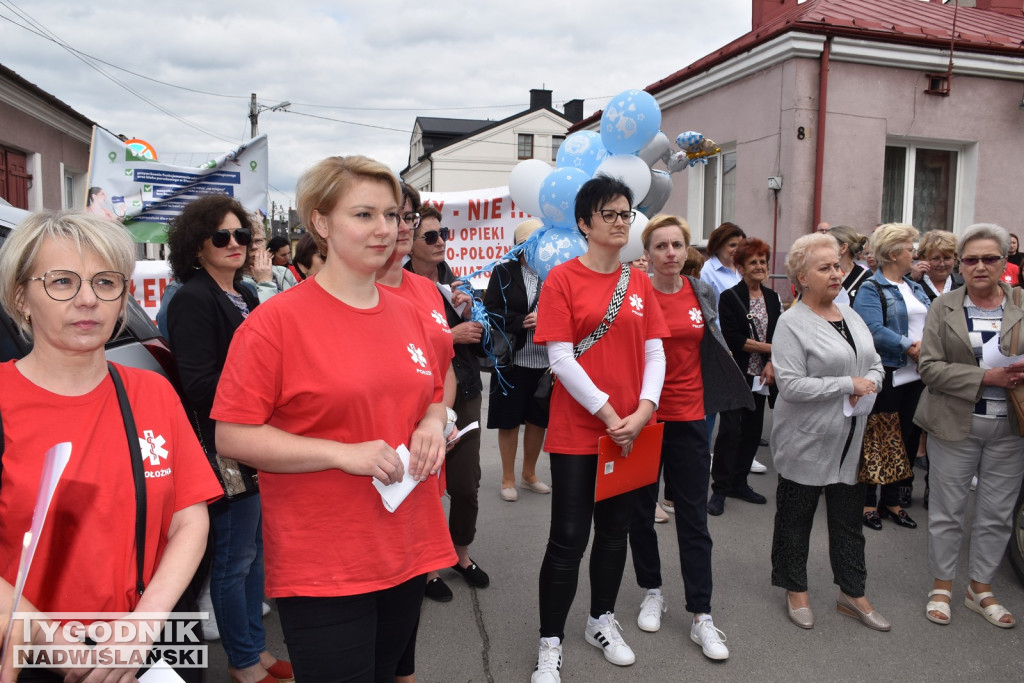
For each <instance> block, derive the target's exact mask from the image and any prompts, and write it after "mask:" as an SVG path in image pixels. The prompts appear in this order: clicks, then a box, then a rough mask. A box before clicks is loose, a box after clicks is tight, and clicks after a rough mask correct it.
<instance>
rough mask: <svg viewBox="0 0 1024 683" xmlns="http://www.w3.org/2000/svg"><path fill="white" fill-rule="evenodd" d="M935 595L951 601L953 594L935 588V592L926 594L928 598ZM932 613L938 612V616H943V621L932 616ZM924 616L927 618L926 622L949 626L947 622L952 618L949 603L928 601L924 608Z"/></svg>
mask: <svg viewBox="0 0 1024 683" xmlns="http://www.w3.org/2000/svg"><path fill="white" fill-rule="evenodd" d="M936 595H942V596H944V597H947V598H949V600H950V601H952V600H953V593H952V592H951V591H948V590H945V589H943V588H936V589H935V590H933V591H931V592H929V593H928V597H929V598H931V597H935V596H936ZM932 612H938V613H939V614H941V615H943V616H945V619H940V618H939V617H937V616H935V615H934V614H932ZM924 615H925V616H926V617H928V621H930V622H932V623H935V624H942V625H943V626H945V625H947V624H949V620H950V619H951V618H952V614H951V613H950V610H949V602H943V601H941V600H929V601H928V604H927V605H925V607H924Z"/></svg>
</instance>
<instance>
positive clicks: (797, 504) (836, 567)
mask: <svg viewBox="0 0 1024 683" xmlns="http://www.w3.org/2000/svg"><path fill="white" fill-rule="evenodd" d="M822 490H824V492H825V504H826V505H827V506H828V507H827V512H828V515H827V517H826V519H827V520H828V555H829V559H830V560H831V562H832V581H833V582H834V583H835V584H836V585H837V586H839V588H840V590H842V591H843V592H844V593H846V594H847V595H849V596H850V597H851V598H859V597H861V596H863V595H864V582H865V580H866V579H867V568H866V567H865V564H864V523H863V520H862V514H861V512H862V508H861V505H862V503H863V502H864V485H863V484H829V485H828V486H806V485H804V484H798V483H796V482H795V481H790V480H789V479H786V478H785V477H782V476H780V477H779V487H778V489H777V491H776V509H775V535H774V536H773V538H772V585H773V586H779V587H780V588H785V589H786V590H788V591H793V592H794V593H802V592H804V591H806V590H807V554H808V551H809V546H810V542H811V525H812V524H813V523H814V512H815V510H817V509H818V499H819V498H820V497H821V493H822Z"/></svg>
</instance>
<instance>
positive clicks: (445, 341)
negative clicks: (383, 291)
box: [378, 270, 455, 381]
mask: <svg viewBox="0 0 1024 683" xmlns="http://www.w3.org/2000/svg"><path fill="white" fill-rule="evenodd" d="M378 284H381V283H378ZM381 286H383V287H385V288H387V291H389V292H393V293H394V294H397V295H398V296H400V297H402V298H403V299H406V300H407V301H411V302H412V303H413V304H415V305H416V308H418V309H419V311H420V313H421V314H426V317H425V318H424V320H425V321H426V322H425V323H424V325H425V327H426V328H427V334H428V335H429V336H430V341H431V343H432V344H433V345H434V354H435V355H436V356H437V358H438V363H439V364H440V365H441V380H442V381H443V380H444V375H445V373H447V372H448V366H449V365H451V362H452V358H453V357H454V356H455V343H454V341H453V340H452V331H451V329H450V328H449V327H448V319H447V318H445V315H444V296H442V294H441V290H439V289H438V288H437V285H435V284H434V283H433V282H431V281H430V280H429V279H427V278H425V277H423V276H422V275H417V274H416V273H413V272H410V271H407V270H406V271H403V272H402V284H401V285H399V286H398V287H388V286H387V285H381Z"/></svg>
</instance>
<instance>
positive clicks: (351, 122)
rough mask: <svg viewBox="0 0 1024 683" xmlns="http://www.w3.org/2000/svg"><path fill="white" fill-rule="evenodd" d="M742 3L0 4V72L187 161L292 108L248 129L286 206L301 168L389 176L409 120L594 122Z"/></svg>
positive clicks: (707, 43) (701, 51) (698, 49)
mask: <svg viewBox="0 0 1024 683" xmlns="http://www.w3.org/2000/svg"><path fill="white" fill-rule="evenodd" d="M750 4H751V0H713V1H711V0H630V1H628V2H627V1H624V0H620V1H618V2H614V1H611V0H587V1H581V0H561V1H558V0H543V1H542V0H516V1H514V2H507V1H505V0H501V1H490V2H489V1H487V0H484V1H478V2H466V1H465V0H459V1H455V0H434V1H433V2H429V3H426V2H420V3H412V2H397V1H394V0H363V1H361V2H353V1H351V0H333V1H332V2H321V1H313V0H310V1H306V0H249V1H248V2H236V1H234V0H221V1H219V2H211V1H210V0H203V1H201V2H200V1H193V0H171V1H170V2H139V1H138V0H132V1H127V0H85V1H84V2H83V1H82V0H75V1H73V2H71V1H67V2H65V1H64V0H0V63H2V64H3V65H4V66H6V67H8V68H10V69H12V70H14V71H16V72H17V73H18V74H20V75H21V76H22V77H24V78H25V79H27V80H29V81H31V82H32V83H35V84H36V85H38V86H39V87H41V88H42V89H43V90H46V91H47V92H49V93H51V94H52V95H54V96H56V97H58V98H59V99H61V100H63V101H64V102H66V103H67V104H69V105H70V106H71V107H73V108H74V109H76V110H77V111H79V112H81V113H82V114H84V115H85V116H87V117H89V118H91V119H93V120H94V121H96V122H97V123H99V124H100V125H102V126H104V127H105V128H108V129H109V130H111V131H112V132H114V133H118V134H120V133H123V134H125V135H128V136H129V137H139V138H142V139H145V140H148V141H149V142H150V143H152V144H153V146H154V147H155V148H156V151H157V153H158V154H159V155H160V157H161V160H162V161H163V160H167V161H171V159H172V158H174V159H176V160H178V161H177V162H178V163H183V164H184V163H186V162H187V159H186V158H184V157H181V156H178V155H181V154H184V153H188V152H196V153H201V154H211V153H212V154H222V153H224V152H226V151H228V150H229V149H231V148H232V147H234V146H235V145H236V144H238V143H239V142H241V141H243V140H245V139H247V138H248V137H249V135H248V133H249V121H248V116H247V115H248V106H249V94H250V93H253V92H255V93H257V95H258V98H259V101H260V103H261V104H263V105H266V106H273V105H275V104H277V103H279V102H282V101H290V102H292V103H293V104H292V106H291V107H290V113H289V112H273V111H265V112H263V113H262V114H261V115H260V118H259V128H260V133H266V134H267V135H268V140H269V146H270V182H271V185H272V186H273V188H274V189H276V190H279V192H278V191H274V190H273V189H272V191H271V198H272V199H273V200H274V201H277V202H278V203H283V204H286V205H287V204H292V203H293V201H294V200H293V197H294V191H295V181H296V179H297V178H298V176H299V175H300V174H301V173H302V171H303V170H304V169H306V168H308V167H309V166H311V165H312V164H313V163H315V162H316V161H318V160H319V159H321V158H323V157H325V156H328V155H332V154H342V155H346V154H366V155H368V156H371V157H374V158H376V159H379V160H381V161H383V162H384V163H386V164H388V165H389V166H391V167H392V168H393V169H394V170H395V171H401V170H402V169H403V168H404V167H405V166H406V163H407V161H408V148H409V138H410V133H411V131H412V127H413V122H414V121H415V119H416V116H418V115H422V116H443V117H457V118H475V119H494V120H498V119H502V118H505V117H507V116H509V115H511V114H514V113H516V112H519V111H522V110H524V109H526V108H527V107H528V105H529V91H530V89H531V88H540V87H546V88H548V89H550V90H552V91H553V97H554V101H555V108H557V109H561V107H562V104H563V103H564V102H565V101H566V100H571V99H576V98H580V99H583V100H584V113H585V114H587V115H589V114H591V113H593V112H594V111H596V110H598V109H601V108H602V107H603V106H604V105H605V103H606V102H607V100H608V98H610V97H611V96H613V95H615V94H616V93H618V92H621V91H622V90H626V89H628V88H641V87H644V86H647V85H649V84H651V83H653V82H655V81H657V80H660V79H662V78H664V77H665V76H667V75H669V74H670V73H672V72H674V71H676V70H678V69H680V68H682V67H684V66H686V65H688V64H690V63H691V62H693V61H695V60H697V59H699V58H700V57H702V56H704V55H705V54H707V53H709V52H711V51H713V50H715V49H717V48H719V47H721V46H723V45H725V44H726V43H728V42H730V41H732V40H733V39H735V38H737V37H739V36H741V35H742V34H744V33H746V32H747V31H749V30H750ZM19 24H20V25H21V26H26V27H29V28H30V29H31V30H28V29H27V28H22V27H21V26H19ZM38 34H46V37H43V36H41V35H38ZM59 42H63V43H64V44H65V45H67V46H69V47H70V48H73V49H74V50H77V51H79V52H82V53H85V54H87V55H89V56H91V57H92V58H95V59H96V60H103V61H104V62H108V63H109V64H112V65H114V66H109V65H105V64H101V63H97V62H94V64H96V66H98V67H99V68H100V69H102V70H103V71H105V72H106V73H107V74H109V75H110V76H111V77H113V78H114V79H116V80H117V81H120V82H121V83H122V84H123V85H120V84H118V83H117V82H115V81H113V80H111V79H110V78H107V77H106V76H104V75H103V73H100V72H99V71H97V70H96V69H93V68H92V67H90V66H89V65H87V64H86V63H85V62H84V61H83V59H80V58H79V57H76V56H75V55H74V54H72V52H69V51H68V50H67V49H65V48H64V47H61V45H60V44H59ZM85 59H88V58H85ZM115 67H120V68H115ZM122 69H126V70H130V71H133V72H135V73H136V74H141V75H142V76H145V77H148V78H150V79H156V80H159V81H163V82H165V83H168V84H171V86H168V85H161V84H159V83H155V82H153V81H151V80H146V79H145V78H141V77H139V76H137V75H133V74H130V73H127V72H126V71H124V70H122ZM172 86H180V87H172ZM182 88H190V89H192V90H197V91H204V92H205V93H212V94H202V93H197V92H190V91H188V90H185V89H182ZM131 91H135V92H136V93H139V94H140V95H142V96H143V97H145V98H146V99H147V100H149V101H150V102H152V103H155V104H156V105H158V106H159V107H160V108H161V109H163V110H165V111H161V109H158V108H157V107H155V106H153V104H150V103H147V102H146V101H143V100H142V99H140V97H138V96H136V95H135V94H132V92H131ZM166 112H171V113H170V114H169V113H166ZM172 114H173V116H172ZM175 116H177V117H179V118H180V119H184V120H185V121H187V122H188V123H184V122H182V121H180V120H178V119H176V118H175ZM313 116H317V117H325V118H328V119H336V120H323V119H318V118H312V117H313ZM188 124H192V126H194V128H193V127H190V125H188ZM197 128H198V129H201V130H197ZM670 137H671V136H670Z"/></svg>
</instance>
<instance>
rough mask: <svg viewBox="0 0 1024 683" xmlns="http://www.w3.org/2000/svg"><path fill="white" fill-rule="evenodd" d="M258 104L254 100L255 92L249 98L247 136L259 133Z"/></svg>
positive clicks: (250, 136) (252, 136)
mask: <svg viewBox="0 0 1024 683" xmlns="http://www.w3.org/2000/svg"><path fill="white" fill-rule="evenodd" d="M259 122H260V105H259V104H258V103H257V102H256V93H252V97H251V98H249V138H250V139H251V138H254V137H256V136H257V135H259V134H260V123H259Z"/></svg>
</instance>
